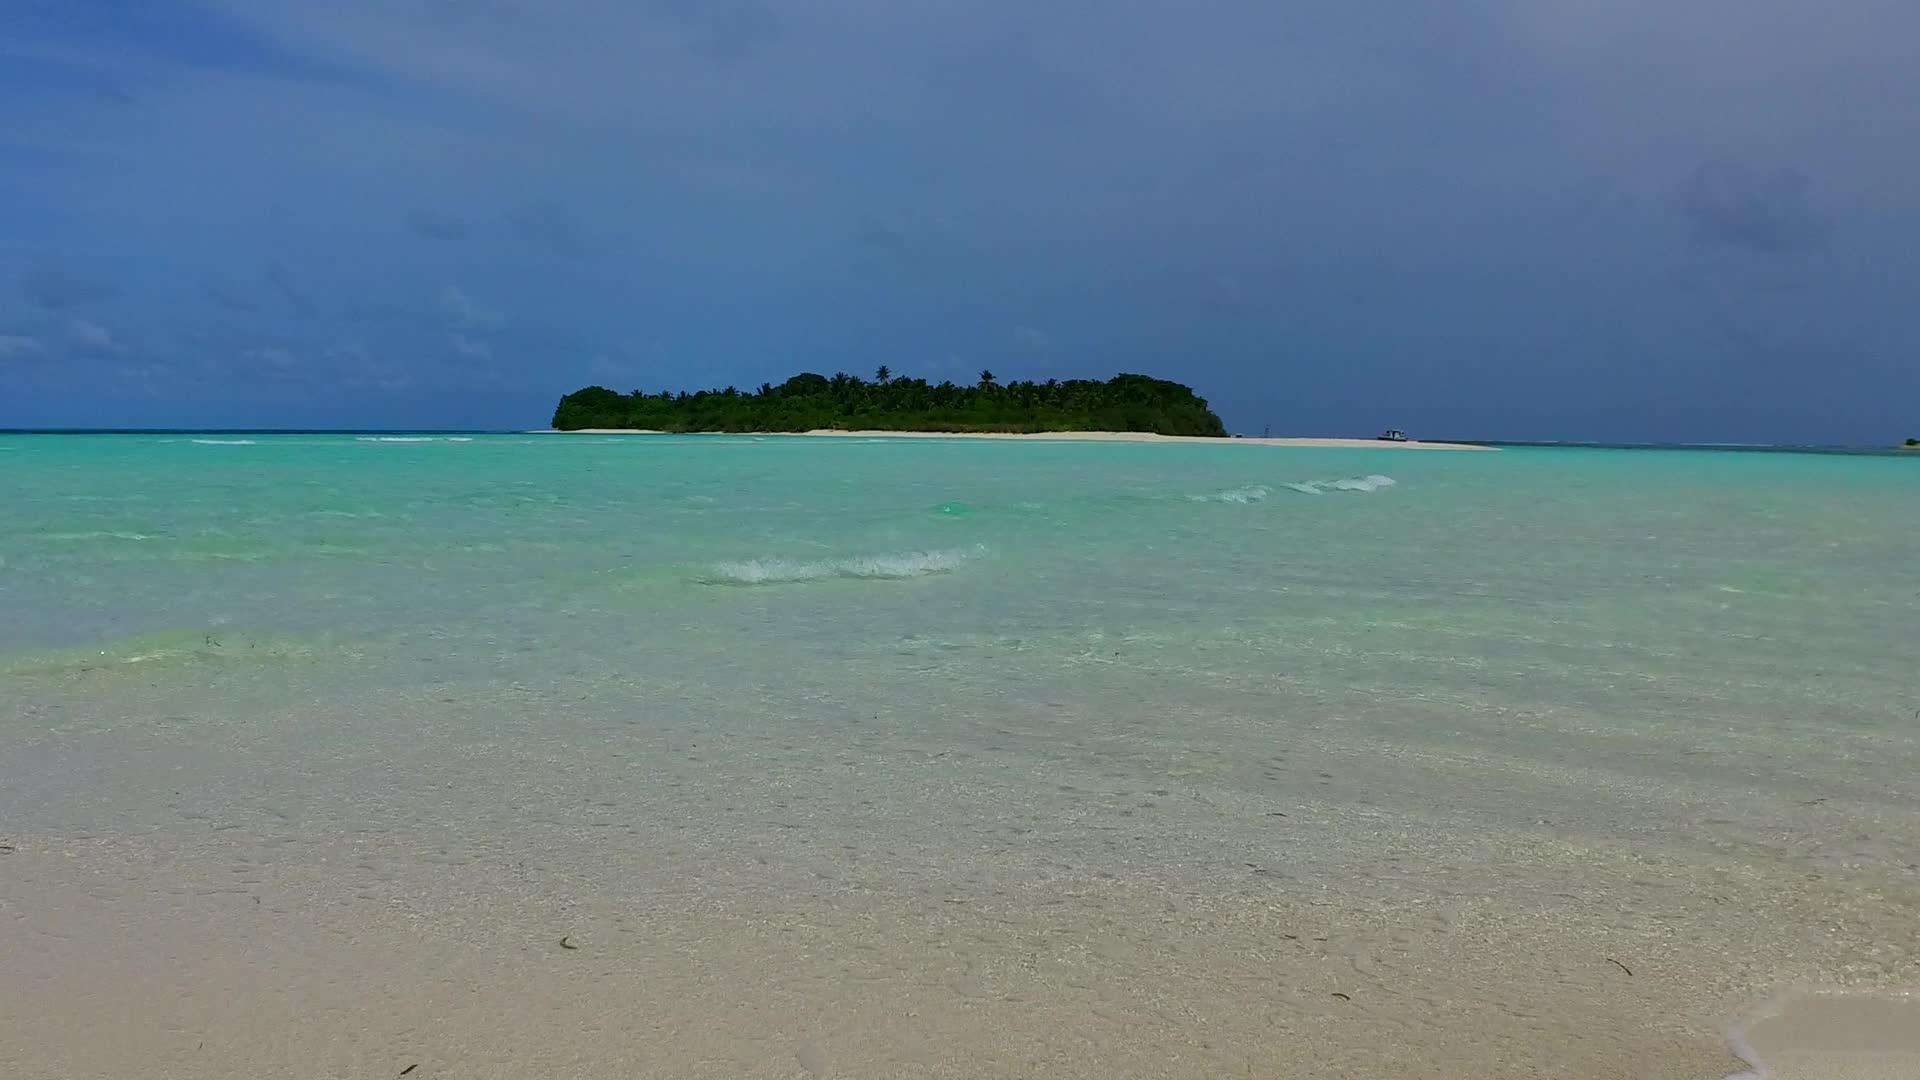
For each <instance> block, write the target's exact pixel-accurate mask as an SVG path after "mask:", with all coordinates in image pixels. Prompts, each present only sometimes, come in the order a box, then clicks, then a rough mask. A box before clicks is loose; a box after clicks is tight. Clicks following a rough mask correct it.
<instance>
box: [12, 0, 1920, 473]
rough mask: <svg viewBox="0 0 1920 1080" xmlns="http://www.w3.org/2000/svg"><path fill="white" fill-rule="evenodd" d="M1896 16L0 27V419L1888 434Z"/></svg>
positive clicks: (340, 13) (1904, 426) (1451, 10)
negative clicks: (728, 389) (776, 401)
mask: <svg viewBox="0 0 1920 1080" xmlns="http://www.w3.org/2000/svg"><path fill="white" fill-rule="evenodd" d="M1916 42H1920V4H1915V3H1913V2H1912V0H1832V2H1830V3H1825V4H1812V3H1807V2H1805V0H1681V2H1678V3H1676V2H1674V0H1394V2H1392V3H1380V2H1378V0H1187V2H1185V3H1169V2H1165V0H1160V2H1153V3H1149V2H1145V0H1105V2H1101V3H1093V2H1089V0H1047V2H1041V3H1036V2H1034V0H965V2H951V0H950V2H940V0H931V2H927V3H900V2H898V0H327V2H324V3H323V2H321V0H122V2H108V0H91V2H90V0H0V427H23V426H24V427H32V426H89V427H95V426H152V427H162V426H172V427H356V428H392V427H423V428H524V427H535V426H540V425H542V424H544V423H545V422H546V421H547V420H548V419H549V417H550V416H551V413H552V409H553V405H554V403H555V401H557V400H558V398H559V397H560V396H561V395H562V394H563V393H566V392H567V391H570V390H573V389H576V388H578V387H580V386H583V385H587V384H590V383H592V384H602V385H607V386H612V387H614V388H616V389H620V390H630V389H635V388H642V389H647V390H650V391H652V390H661V389H680V388H698V387H702V386H725V385H729V384H734V385H739V386H742V387H752V386H758V385H759V384H760V383H762V382H765V381H775V382H777V381H780V380H781V379H783V378H785V377H786V376H788V375H790V374H793V373H795V372H798V371H802V370H813V371H819V372H822V373H828V374H831V373H832V372H834V371H840V370H845V371H849V372H854V373H857V374H870V373H871V372H872V371H873V369H875V368H876V367H878V366H879V365H882V364H885V365H887V366H889V367H890V368H892V369H893V370H894V371H895V372H896V373H900V374H911V375H918V376H922V377H926V378H930V379H933V380H936V381H938V380H940V379H953V380H955V381H960V382H971V381H972V380H973V379H974V378H975V377H976V374H977V373H978V372H979V371H980V370H981V369H983V368H984V369H991V370H992V371H994V372H995V373H996V374H997V375H999V376H1000V377H1001V378H1002V379H1003V380H1004V379H1013V378H1039V379H1045V378H1049V377H1060V378H1068V377H1106V376H1109V375H1111V374H1114V373H1116V372H1120V371H1137V372H1144V373H1147V374H1152V375H1157V376H1160V377H1163V378H1170V379H1176V380H1179V381H1181V382H1186V383H1189V384H1191V385H1192V386H1194V387H1195V388H1196V389H1197V390H1198V391H1199V392H1200V393H1201V395H1202V396H1204V397H1206V398H1208V399H1209V400H1210V401H1211V402H1212V403H1213V405H1214V407H1215V409H1216V411H1218V412H1219V413H1220V414H1221V415H1222V416H1223V417H1224V418H1225V419H1226V421H1227V423H1228V426H1229V427H1230V428H1233V429H1235V430H1238V431H1242V432H1248V433H1253V434H1258V433H1260V432H1261V431H1262V430H1267V429H1271V430H1272V431H1273V432H1275V433H1276V434H1277V433H1283V432H1284V433H1300V434H1361V435H1366V434H1372V433H1374V432H1376V431H1378V430H1379V429H1381V428H1384V427H1390V426H1391V427H1399V428H1404V429H1406V430H1408V431H1409V432H1410V433H1413V434H1415V435H1424V436H1429V437H1468V438H1506V439H1600V440H1622V441H1735V442H1819V443H1846V444H1874V443H1885V442H1888V441H1897V440H1898V439H1899V438H1903V437H1906V436H1908V435H1920V302H1916V301H1917V299H1920V297H1917V295H1916V294H1920V243H1916V238H1917V237H1920V60H1917V59H1916V58H1920V51H1917V49H1920V47H1916V44H1915V43H1916Z"/></svg>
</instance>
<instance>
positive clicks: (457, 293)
mask: <svg viewBox="0 0 1920 1080" xmlns="http://www.w3.org/2000/svg"><path fill="white" fill-rule="evenodd" d="M440 315H441V317H442V318H444V319H446V320H447V324H448V325H449V326H456V327H461V328H465V329H473V328H477V327H483V326H498V325H500V323H501V322H502V321H503V320H502V319H501V318H500V313H499V312H497V311H493V310H491V309H489V308H485V307H482V306H480V305H479V304H477V303H474V301H473V298H472V297H470V296H468V295H467V294H466V293H465V292H463V291H461V289H460V287H459V286H458V285H448V286H446V287H445V288H443V289H441V290H440Z"/></svg>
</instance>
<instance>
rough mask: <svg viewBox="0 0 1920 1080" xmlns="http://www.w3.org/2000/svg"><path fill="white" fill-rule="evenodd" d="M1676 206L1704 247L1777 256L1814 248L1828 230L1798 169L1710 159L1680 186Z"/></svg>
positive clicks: (1807, 183) (1805, 178)
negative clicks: (1717, 247) (1758, 166)
mask: <svg viewBox="0 0 1920 1080" xmlns="http://www.w3.org/2000/svg"><path fill="white" fill-rule="evenodd" d="M1680 202H1681V206H1682V207H1683V208H1684V209H1685V210H1686V214H1687V218H1688V220H1690V221H1691V222H1692V223H1693V235H1694V237H1695V238H1696V239H1698V240H1699V241H1700V242H1702V243H1706V244H1714V245H1719V246H1723V247H1736V248H1745V249H1746V250H1748V251H1757V252H1761V253H1763V254H1768V255H1779V254H1785V253H1788V252H1795V251H1805V250H1807V249H1808V248H1812V247H1817V246H1818V245H1819V244H1820V243H1821V242H1822V241H1824V240H1825V239H1826V238H1827V234H1828V232H1829V231H1830V226H1829V224H1828V222H1827V219H1826V218H1825V217H1824V216H1823V215H1822V214H1821V213H1820V211H1819V210H1818V208H1816V207H1815V206H1814V204H1813V196H1812V192H1811V185H1810V183H1809V182H1808V180H1807V177H1806V175H1805V174H1804V173H1802V172H1800V171H1799V170H1798V169H1772V170H1761V169H1755V168H1752V167H1751V166H1748V165H1746V164H1743V163H1741V162H1738V161H1727V160H1720V161H1709V162H1707V163H1706V164H1704V165H1701V166H1700V167H1699V168H1698V169H1695V170H1694V172H1693V175H1692V176H1690V177H1688V178H1687V181H1686V183H1685V184H1683V185H1682V186H1681V189H1680Z"/></svg>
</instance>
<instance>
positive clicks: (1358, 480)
mask: <svg viewBox="0 0 1920 1080" xmlns="http://www.w3.org/2000/svg"><path fill="white" fill-rule="evenodd" d="M1396 482H1397V481H1395V480H1394V478H1393V477H1391V476H1382V475H1380V474H1379V473H1372V474H1370V475H1368V476H1349V477H1347V478H1345V479H1342V480H1308V481H1306V482H1305V483H1300V484H1282V485H1280V486H1281V487H1284V488H1287V489H1288V490H1290V491H1297V492H1299V493H1300V494H1302V495H1325V494H1327V493H1328V492H1330V491H1360V492H1367V491H1379V490H1380V489H1381V488H1389V487H1392V486H1394V484H1395V483H1396Z"/></svg>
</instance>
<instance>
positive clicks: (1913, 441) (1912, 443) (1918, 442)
mask: <svg viewBox="0 0 1920 1080" xmlns="http://www.w3.org/2000/svg"><path fill="white" fill-rule="evenodd" d="M1907 445H1908V446H1920V439H1908V440H1907Z"/></svg>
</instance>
